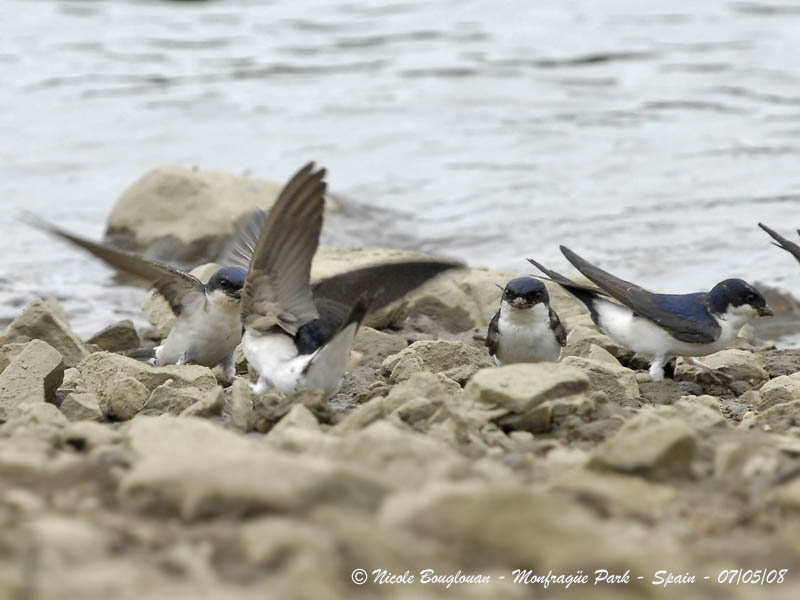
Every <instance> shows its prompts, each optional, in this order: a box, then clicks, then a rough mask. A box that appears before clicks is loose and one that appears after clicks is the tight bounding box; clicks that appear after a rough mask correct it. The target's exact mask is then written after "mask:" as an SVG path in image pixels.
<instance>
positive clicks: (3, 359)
mask: <svg viewBox="0 0 800 600" xmlns="http://www.w3.org/2000/svg"><path fill="white" fill-rule="evenodd" d="M25 346H26V343H24V342H21V343H15V344H5V345H4V346H0V373H2V372H3V371H5V368H6V367H7V366H8V365H9V364H11V361H12V360H14V358H16V356H17V355H18V354H19V353H20V352H22V351H23V350H24V349H25Z"/></svg>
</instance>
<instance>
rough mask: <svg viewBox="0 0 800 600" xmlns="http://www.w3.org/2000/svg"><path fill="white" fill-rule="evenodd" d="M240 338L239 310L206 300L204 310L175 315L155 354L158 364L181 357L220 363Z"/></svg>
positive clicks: (175, 360) (208, 364)
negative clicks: (228, 308)
mask: <svg viewBox="0 0 800 600" xmlns="http://www.w3.org/2000/svg"><path fill="white" fill-rule="evenodd" d="M241 340H242V323H241V318H240V316H239V313H238V311H231V310H225V309H224V308H220V307H218V306H216V305H215V304H213V303H211V302H209V303H207V305H206V308H205V309H203V310H196V311H194V312H192V313H191V314H187V315H185V316H181V317H178V318H177V319H176V320H175V325H174V326H173V327H172V330H171V331H170V332H169V335H168V336H167V339H166V340H165V341H164V344H163V345H162V346H161V348H160V350H159V351H158V352H157V354H156V362H157V363H158V364H159V365H171V364H175V363H177V362H178V361H179V360H181V357H184V360H185V361H187V362H191V363H196V364H199V365H205V366H207V367H213V366H215V365H218V364H219V363H221V362H222V361H223V360H225V358H227V357H228V356H230V354H231V353H232V352H233V351H234V350H235V349H236V346H237V345H238V344H239V342H240V341H241Z"/></svg>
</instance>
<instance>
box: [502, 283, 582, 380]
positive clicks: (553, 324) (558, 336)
mask: <svg viewBox="0 0 800 600" xmlns="http://www.w3.org/2000/svg"><path fill="white" fill-rule="evenodd" d="M498 287H500V286H498ZM502 289H503V296H502V299H501V300H500V310H498V311H497V312H496V313H495V315H494V317H492V320H491V321H490V322H489V331H488V333H487V334H486V346H487V347H488V348H489V354H490V355H491V357H492V359H493V360H494V362H495V364H496V365H497V366H502V365H504V364H510V363H519V362H542V361H551V362H554V361H557V360H558V357H559V355H560V354H561V348H562V347H563V346H565V345H566V344H567V331H566V329H564V326H563V325H562V324H561V321H560V320H559V318H558V315H557V314H556V312H555V311H554V310H553V309H552V307H551V306H550V295H549V294H548V293H547V288H546V287H545V285H544V284H543V283H542V282H541V281H539V280H538V279H535V278H534V277H516V278H514V279H512V280H510V281H509V282H508V283H506V287H505V288H502Z"/></svg>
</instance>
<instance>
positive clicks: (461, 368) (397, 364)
mask: <svg viewBox="0 0 800 600" xmlns="http://www.w3.org/2000/svg"><path fill="white" fill-rule="evenodd" d="M491 364H492V363H491V361H490V360H489V356H488V355H487V354H485V353H484V352H481V351H480V350H478V349H477V348H473V347H472V346H467V345H466V344H463V343H461V342H448V341H445V340H431V341H420V342H414V343H413V344H411V345H410V346H409V347H408V348H406V349H405V350H402V351H401V352H398V353H397V354H393V355H392V356H389V357H387V358H386V360H384V361H383V364H382V365H381V369H382V370H383V371H384V373H387V374H389V378H390V380H391V381H392V382H395V383H397V382H400V381H405V380H406V379H408V378H409V377H411V375H413V374H414V373H418V372H420V371H427V372H429V373H442V374H443V375H445V376H446V377H449V378H450V379H452V380H454V381H457V382H458V383H462V384H463V383H464V382H466V381H467V380H468V379H469V378H470V377H472V375H474V374H475V373H476V372H477V371H478V370H479V369H482V368H484V367H490V366H491Z"/></svg>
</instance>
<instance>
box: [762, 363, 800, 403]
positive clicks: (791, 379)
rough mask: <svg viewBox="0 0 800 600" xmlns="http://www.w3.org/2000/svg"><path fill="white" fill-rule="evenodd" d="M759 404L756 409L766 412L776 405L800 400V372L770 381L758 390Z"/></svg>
mask: <svg viewBox="0 0 800 600" xmlns="http://www.w3.org/2000/svg"><path fill="white" fill-rule="evenodd" d="M759 393H760V394H761V404H760V405H759V406H758V409H759V410H761V411H764V410H767V409H768V408H771V407H773V406H776V405H778V404H783V403H785V402H793V401H796V400H800V372H797V373H793V374H791V375H781V376H780V377H776V378H775V379H770V380H769V381H768V382H766V383H765V384H764V385H763V386H761V389H760V390H759Z"/></svg>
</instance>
